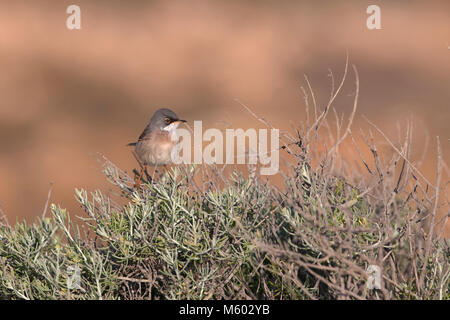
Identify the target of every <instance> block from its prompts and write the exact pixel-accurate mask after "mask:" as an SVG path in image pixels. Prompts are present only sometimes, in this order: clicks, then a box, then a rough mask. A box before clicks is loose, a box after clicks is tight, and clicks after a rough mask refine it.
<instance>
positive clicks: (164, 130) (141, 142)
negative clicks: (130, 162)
mask: <svg viewBox="0 0 450 320" xmlns="http://www.w3.org/2000/svg"><path fill="white" fill-rule="evenodd" d="M182 122H186V120H180V119H179V118H178V116H177V115H176V113H175V112H173V111H172V110H170V109H166V108H163V109H159V110H156V112H155V113H154V114H153V116H152V118H151V119H150V122H149V123H148V124H147V126H146V127H145V129H144V131H143V132H142V134H141V135H140V136H139V138H138V141H137V142H132V143H129V144H127V146H134V147H135V154H136V158H137V160H138V161H139V162H140V163H141V164H142V165H143V166H142V169H141V172H140V174H139V178H138V180H137V182H136V185H135V187H137V188H138V187H139V185H140V182H141V178H142V174H143V173H144V171H145V169H146V168H147V166H148V165H151V166H165V165H168V164H170V163H172V150H173V148H174V147H175V146H176V145H177V144H178V136H177V133H176V129H177V127H178V126H179V125H180V123H182Z"/></svg>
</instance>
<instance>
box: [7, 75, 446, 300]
mask: <svg viewBox="0 0 450 320" xmlns="http://www.w3.org/2000/svg"><path fill="white" fill-rule="evenodd" d="M346 73H347V68H346V70H345V74H346ZM356 75H357V74H356ZM344 79H345V76H344V78H343V80H342V83H343V81H344ZM342 83H341V85H340V86H339V87H338V89H337V90H336V92H334V94H333V95H332V97H331V98H330V102H329V104H328V105H327V106H326V107H325V109H324V110H323V111H322V113H321V114H320V115H318V113H317V107H316V106H314V108H315V111H316V112H315V114H316V116H315V117H314V120H313V121H312V123H310V122H309V121H308V122H307V125H306V126H305V129H304V130H302V133H301V134H300V130H299V131H298V132H297V135H296V136H295V137H294V136H286V137H285V138H286V139H287V142H284V146H283V150H285V152H286V155H285V158H286V161H287V162H288V164H287V165H286V166H287V167H289V169H286V171H284V173H283V176H284V185H283V186H282V187H280V186H278V187H277V186H275V185H273V184H271V183H269V182H268V181H265V180H264V179H262V178H261V177H259V176H258V175H256V174H255V172H256V171H255V170H254V169H255V168H250V172H251V174H249V175H248V177H245V176H244V175H243V174H242V173H239V172H238V171H235V172H234V173H233V174H232V175H231V176H230V177H225V176H224V175H223V174H222V173H221V172H220V171H219V170H218V169H217V168H215V167H194V166H179V167H175V168H172V169H170V170H168V171H165V172H163V173H161V174H159V175H158V176H154V180H151V179H148V180H147V181H145V183H143V184H142V185H141V186H140V187H139V188H134V187H132V186H133V184H134V180H133V178H132V177H130V176H129V175H128V174H126V173H125V172H123V171H121V170H120V169H119V168H117V167H116V166H115V165H114V164H113V163H111V162H110V161H108V160H107V159H106V158H104V159H103V168H104V172H105V174H106V176H107V178H108V179H109V180H110V181H111V182H112V183H113V185H115V186H116V188H117V189H116V190H117V194H115V195H112V196H105V195H104V194H103V193H102V192H100V191H95V192H93V193H91V194H90V195H88V193H87V192H86V191H85V190H76V198H77V200H78V201H79V203H80V204H81V206H82V208H83V209H84V211H85V212H86V215H85V216H83V217H79V218H80V219H81V222H80V223H76V224H75V223H73V222H72V220H71V219H70V216H69V214H68V213H67V212H66V210H64V209H62V208H60V207H58V206H56V205H52V206H51V213H52V217H51V218H48V217H47V218H46V217H44V218H42V219H40V220H39V221H38V222H37V223H35V224H33V225H27V224H26V223H25V222H23V223H18V224H16V225H15V226H14V227H11V226H9V225H7V224H2V225H1V229H0V238H1V242H0V298H2V299H221V298H224V299H449V297H450V294H449V278H450V269H449V263H448V262H449V255H450V250H449V242H448V241H446V240H444V239H442V237H439V235H440V230H442V225H443V223H444V222H445V221H444V222H443V221H442V220H438V219H437V214H436V213H437V211H438V209H439V208H440V207H441V206H442V204H441V203H439V192H442V188H441V187H440V185H441V182H440V180H441V178H440V177H441V173H440V169H439V168H440V164H439V160H438V174H437V176H438V179H437V183H436V185H435V186H434V187H433V185H431V184H429V183H427V181H426V179H425V178H424V177H421V175H420V172H419V171H418V170H417V169H416V167H415V166H414V165H413V164H412V162H411V161H410V160H409V158H408V155H409V153H410V152H409V150H410V144H409V142H410V141H411V135H412V131H411V130H410V129H409V128H408V130H407V135H406V138H405V141H404V143H403V144H402V147H401V148H400V150H398V149H397V148H395V147H394V146H393V148H394V149H395V150H397V151H398V152H397V153H396V154H395V155H394V156H393V158H392V159H391V161H389V162H388V163H386V164H383V163H382V160H381V159H380V157H379V154H378V151H377V148H376V145H375V144H374V143H373V142H371V141H372V139H367V141H368V147H369V148H370V150H371V153H372V155H373V159H372V162H373V165H370V164H369V162H368V161H367V160H366V159H364V158H363V157H362V154H361V152H359V149H358V147H357V146H356V144H355V147H356V148H357V150H358V153H359V155H360V156H361V162H362V163H363V165H364V166H363V167H364V168H365V169H366V170H367V172H368V175H365V176H364V175H362V174H361V175H358V174H357V172H356V171H355V170H353V169H352V174H350V173H349V172H348V169H346V168H348V166H347V165H346V163H345V161H344V159H342V158H340V156H339V153H338V146H339V145H340V143H341V142H342V141H343V140H344V138H346V137H347V136H350V137H351V139H352V141H354V139H353V136H352V133H351V130H350V124H351V120H352V119H353V115H354V111H355V110H356V99H357V93H356V94H355V107H354V110H353V113H352V115H351V117H350V121H349V125H348V126H347V128H346V129H345V130H343V129H342V128H340V125H342V123H340V122H339V120H338V121H337V124H336V125H337V127H338V129H339V130H337V132H338V133H339V132H341V136H339V135H338V136H337V137H332V138H330V139H332V140H333V141H329V140H327V141H326V142H325V140H324V139H319V138H318V137H319V132H321V130H322V128H323V127H325V128H327V129H329V128H330V126H329V125H328V123H327V120H326V115H327V114H328V111H329V110H330V106H331V103H332V102H333V100H334V97H335V95H337V93H338V92H339V91H340V88H341V87H342ZM357 87H358V82H357ZM305 101H306V102H307V105H308V101H307V100H305ZM319 141H320V143H322V144H326V143H330V144H331V148H328V149H326V150H327V151H322V152H319V151H318V149H316V146H317V145H319ZM312 154H315V158H316V159H319V160H318V161H317V163H316V164H315V165H313V162H314V158H313V156H312ZM288 158H289V159H290V160H291V161H290V162H289V159H288ZM292 160H293V161H292ZM120 203H122V204H120ZM447 209H448V207H447ZM447 212H448V210H447ZM445 218H446V217H445ZM369 266H371V268H373V267H374V266H375V268H379V270H380V272H381V282H380V283H379V287H378V284H376V286H375V288H370V287H368V285H367V280H368V278H372V277H371V276H370V274H369V273H368V272H367V270H368V269H370V268H369ZM372 270H373V269H372ZM78 280H79V281H78Z"/></svg>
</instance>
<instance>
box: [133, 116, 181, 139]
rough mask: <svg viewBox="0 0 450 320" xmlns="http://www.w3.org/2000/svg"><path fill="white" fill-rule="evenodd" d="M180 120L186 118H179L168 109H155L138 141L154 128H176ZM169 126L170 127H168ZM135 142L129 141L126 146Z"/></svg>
mask: <svg viewBox="0 0 450 320" xmlns="http://www.w3.org/2000/svg"><path fill="white" fill-rule="evenodd" d="M181 122H186V120H181V119H179V118H178V116H177V114H176V113H175V112H173V111H172V110H170V109H167V108H162V109H158V110H156V111H155V113H154V114H153V116H152V118H151V119H150V122H149V123H148V124H147V126H146V127H145V129H144V131H143V132H142V134H141V135H140V136H139V139H138V141H140V140H142V139H144V138H145V137H146V136H147V135H148V134H150V133H151V132H152V131H154V130H159V131H161V130H164V129H165V128H172V127H173V128H176V127H177V126H178V124H180V123H181ZM168 126H170V127H168ZM136 144H137V142H132V143H129V144H128V146H135V145H136Z"/></svg>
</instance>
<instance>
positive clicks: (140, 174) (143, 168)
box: [134, 164, 147, 188]
mask: <svg viewBox="0 0 450 320" xmlns="http://www.w3.org/2000/svg"><path fill="white" fill-rule="evenodd" d="M146 168H147V165H145V164H144V165H143V166H142V168H141V172H140V173H139V177H138V180H137V181H136V183H135V185H134V187H135V188H139V187H140V185H141V179H142V175H143V174H144V171H145V170H146Z"/></svg>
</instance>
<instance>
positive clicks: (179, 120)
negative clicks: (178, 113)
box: [175, 119, 187, 122]
mask: <svg viewBox="0 0 450 320" xmlns="http://www.w3.org/2000/svg"><path fill="white" fill-rule="evenodd" d="M175 122H187V121H186V120H179V119H178V120H177V121H175Z"/></svg>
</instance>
